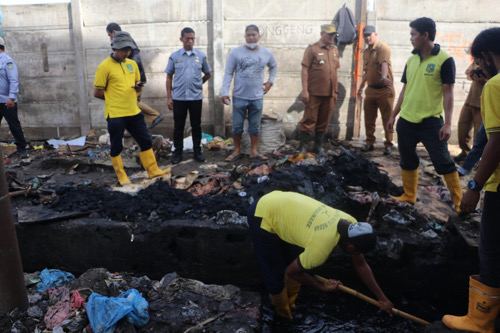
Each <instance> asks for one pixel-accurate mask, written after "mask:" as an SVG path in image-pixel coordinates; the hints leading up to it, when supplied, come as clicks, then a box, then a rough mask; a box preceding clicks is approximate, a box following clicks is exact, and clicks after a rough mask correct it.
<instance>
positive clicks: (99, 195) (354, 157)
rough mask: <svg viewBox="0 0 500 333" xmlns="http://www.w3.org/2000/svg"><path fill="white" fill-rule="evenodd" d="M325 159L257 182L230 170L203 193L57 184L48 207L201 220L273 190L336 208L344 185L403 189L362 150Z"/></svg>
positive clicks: (343, 201)
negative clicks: (219, 184) (217, 187)
mask: <svg viewBox="0 0 500 333" xmlns="http://www.w3.org/2000/svg"><path fill="white" fill-rule="evenodd" d="M323 162H324V163H322V164H318V165H296V166H289V167H282V168H281V169H280V170H277V171H274V172H271V173H269V174H268V175H267V179H266V180H264V181H261V182H259V177H260V176H261V175H258V174H252V175H250V176H246V177H245V176H244V175H240V174H238V173H237V172H236V171H234V170H233V172H232V177H227V179H226V181H225V182H226V184H224V185H226V187H227V190H225V191H223V192H222V193H220V192H221V191H218V194H215V193H213V194H212V193H208V195H203V196H193V195H191V194H190V193H189V192H188V191H185V190H179V189H176V188H174V187H172V186H170V185H169V184H168V183H166V182H156V183H155V184H153V185H151V186H149V187H148V188H146V189H144V190H141V191H139V192H138V193H137V195H135V196H132V195H129V194H124V193H121V192H111V191H109V190H107V189H102V188H89V187H80V188H69V187H61V188H59V189H58V190H57V191H56V193H57V194H58V195H59V197H58V199H57V200H55V201H53V202H52V203H51V204H49V205H48V207H50V208H52V209H54V210H57V211H94V212H97V213H98V214H100V215H101V216H102V217H107V218H110V219H113V220H116V221H133V222H141V221H142V222H146V221H148V220H150V219H154V220H156V221H161V220H170V219H204V218H210V217H213V216H214V215H216V213H217V212H219V211H222V210H232V211H236V212H238V214H240V215H246V211H247V209H248V206H249V204H250V203H251V201H252V199H250V198H253V199H257V198H259V197H260V196H262V195H264V194H267V193H269V192H271V191H274V190H281V191H295V192H300V193H303V194H306V195H308V196H311V197H314V198H316V199H317V200H320V201H322V202H324V203H325V204H327V205H330V206H333V207H336V208H339V209H343V208H344V207H346V206H349V201H351V200H349V199H348V195H347V194H346V191H345V190H344V188H345V187H346V186H359V187H362V188H363V189H366V190H368V191H371V192H378V193H379V196H381V197H387V195H388V194H393V195H394V194H400V193H401V188H399V187H397V186H395V185H394V184H393V183H392V182H391V181H390V179H389V177H388V176H387V175H385V174H382V173H381V172H380V170H379V169H378V168H377V167H376V166H375V165H374V164H373V163H372V162H370V161H369V160H368V159H366V158H365V157H364V156H362V155H359V154H356V153H352V152H342V153H341V154H340V155H338V156H335V157H333V158H330V159H325V160H324V161H323ZM236 178H240V179H241V183H242V185H243V186H244V189H240V190H236V189H235V188H234V187H232V186H231V184H232V183H233V182H234V181H235V180H236ZM222 181H224V180H222Z"/></svg>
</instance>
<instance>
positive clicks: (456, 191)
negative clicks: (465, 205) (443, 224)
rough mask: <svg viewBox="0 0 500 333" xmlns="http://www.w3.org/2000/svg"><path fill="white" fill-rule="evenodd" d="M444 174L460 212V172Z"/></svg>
mask: <svg viewBox="0 0 500 333" xmlns="http://www.w3.org/2000/svg"><path fill="white" fill-rule="evenodd" d="M443 176H444V182H445V183H446V186H447V187H448V189H449V190H450V193H451V199H452V200H453V203H454V204H455V210H456V211H457V212H460V202H461V201H462V196H463V193H462V188H461V187H460V179H459V178H458V172H457V171H455V172H452V173H447V174H446V175H443Z"/></svg>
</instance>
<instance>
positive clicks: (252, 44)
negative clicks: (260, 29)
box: [246, 43, 259, 50]
mask: <svg viewBox="0 0 500 333" xmlns="http://www.w3.org/2000/svg"><path fill="white" fill-rule="evenodd" d="M246 46H247V47H248V48H249V49H250V50H253V49H255V48H256V47H257V46H259V43H246Z"/></svg>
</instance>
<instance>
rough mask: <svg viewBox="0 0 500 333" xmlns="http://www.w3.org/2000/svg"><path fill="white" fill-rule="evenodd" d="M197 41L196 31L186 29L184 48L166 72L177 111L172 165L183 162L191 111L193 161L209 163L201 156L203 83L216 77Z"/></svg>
mask: <svg viewBox="0 0 500 333" xmlns="http://www.w3.org/2000/svg"><path fill="white" fill-rule="evenodd" d="M195 39H196V36H195V32H194V30H193V29H191V28H189V27H186V28H184V29H182V31H181V38H180V41H181V42H182V45H183V48H182V49H180V50H177V51H175V52H174V53H172V54H171V55H170V57H169V58H168V64H167V68H166V69H165V73H167V97H168V108H169V109H170V110H173V111H174V147H175V151H174V155H173V156H172V164H177V163H179V162H180V161H181V160H182V150H183V149H184V126H185V125H186V117H187V113H188V111H189V120H190V122H191V131H192V137H193V157H194V159H195V160H196V161H198V162H203V161H205V157H204V156H203V154H202V152H201V109H202V101H203V83H205V82H206V81H207V80H208V79H209V78H210V76H211V75H212V74H211V73H212V69H211V68H210V65H209V64H208V62H207V56H206V55H205V53H203V52H202V51H200V50H198V49H195V48H194V47H193V46H194V42H195ZM202 73H203V76H202Z"/></svg>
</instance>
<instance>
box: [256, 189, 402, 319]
mask: <svg viewBox="0 0 500 333" xmlns="http://www.w3.org/2000/svg"><path fill="white" fill-rule="evenodd" d="M248 225H249V228H250V234H251V236H252V241H253V245H254V252H255V257H256V258H257V262H258V264H259V268H260V271H261V274H262V277H263V279H264V284H265V285H266V288H267V290H268V291H269V293H270V294H271V301H272V303H273V305H274V307H275V308H276V312H277V313H278V315H280V316H282V317H284V318H292V313H291V309H293V308H294V307H295V299H296V298H297V296H298V294H299V291H300V287H301V285H302V284H305V285H309V286H312V287H314V288H316V289H319V290H321V291H325V292H331V291H335V290H337V287H338V285H339V284H340V281H335V280H330V282H331V283H332V285H325V284H322V283H320V282H318V281H316V279H314V278H313V277H312V276H311V275H310V274H309V273H308V271H309V270H310V269H313V268H315V267H318V266H320V265H322V264H323V263H324V262H325V261H326V260H327V259H328V257H329V256H330V253H332V251H333V249H334V248H335V247H336V246H337V245H340V247H341V248H342V250H344V252H346V253H348V254H350V255H351V258H352V263H353V265H354V268H355V270H356V272H357V273H358V275H359V277H360V278H361V280H362V281H363V282H364V284H365V285H366V286H367V287H368V288H369V289H370V290H371V291H372V292H373V293H374V294H375V296H376V297H377V298H378V300H379V301H380V303H382V305H383V310H384V311H386V312H388V313H389V314H390V313H391V311H392V308H393V304H392V303H391V301H389V299H388V298H387V297H386V296H385V294H384V292H383V291H382V289H381V288H380V287H379V285H378V284H377V281H376V280H375V277H374V275H373V273H372V270H371V268H370V266H369V265H368V263H367V262H366V260H365V257H364V255H363V253H364V252H368V251H370V250H372V249H373V248H374V247H375V243H376V237H375V235H374V234H373V229H372V226H371V225H370V224H369V223H365V222H357V221H356V219H354V217H352V216H350V215H349V214H346V213H344V212H342V211H340V210H337V209H334V208H331V207H329V206H327V205H325V204H323V203H322V202H319V201H317V200H314V199H312V198H310V197H307V196H305V195H303V194H299V193H295V192H281V191H274V192H271V193H269V194H266V195H264V196H263V197H262V198H260V199H259V200H256V201H255V202H254V203H253V204H252V205H251V206H250V208H249V210H248ZM297 248H300V249H301V250H302V249H303V252H302V253H300V255H298V256H297V255H296V254H297V251H296V250H297Z"/></svg>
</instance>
